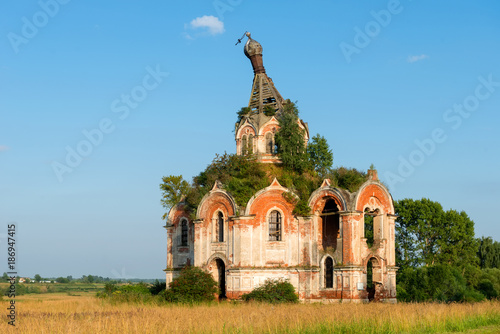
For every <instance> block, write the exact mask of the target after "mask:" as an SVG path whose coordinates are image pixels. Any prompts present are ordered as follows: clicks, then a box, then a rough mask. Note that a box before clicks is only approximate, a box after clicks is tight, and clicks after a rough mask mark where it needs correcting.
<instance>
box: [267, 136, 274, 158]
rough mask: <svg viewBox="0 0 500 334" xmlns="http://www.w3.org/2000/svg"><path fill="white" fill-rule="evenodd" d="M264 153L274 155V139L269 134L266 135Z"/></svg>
mask: <svg viewBox="0 0 500 334" xmlns="http://www.w3.org/2000/svg"><path fill="white" fill-rule="evenodd" d="M266 153H267V154H272V153H274V137H273V134H272V133H271V132H268V133H266Z"/></svg>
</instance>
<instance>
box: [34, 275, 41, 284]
mask: <svg viewBox="0 0 500 334" xmlns="http://www.w3.org/2000/svg"><path fill="white" fill-rule="evenodd" d="M34 278H35V282H37V283H40V281H41V280H42V276H40V275H38V274H36V275H35V277H34Z"/></svg>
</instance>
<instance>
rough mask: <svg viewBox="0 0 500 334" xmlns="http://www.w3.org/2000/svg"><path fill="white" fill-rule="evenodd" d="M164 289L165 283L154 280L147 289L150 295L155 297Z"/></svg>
mask: <svg viewBox="0 0 500 334" xmlns="http://www.w3.org/2000/svg"><path fill="white" fill-rule="evenodd" d="M166 288H167V283H166V282H160V281H158V280H156V281H155V282H154V284H153V285H151V286H150V287H149V292H151V294H152V295H155V296H156V295H158V294H159V293H160V292H162V291H163V290H165V289H166Z"/></svg>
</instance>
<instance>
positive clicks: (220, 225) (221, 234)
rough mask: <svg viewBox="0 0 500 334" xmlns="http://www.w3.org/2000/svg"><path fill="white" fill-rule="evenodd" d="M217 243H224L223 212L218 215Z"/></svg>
mask: <svg viewBox="0 0 500 334" xmlns="http://www.w3.org/2000/svg"><path fill="white" fill-rule="evenodd" d="M217 241H218V242H223V241H224V216H223V215H222V212H219V214H218V215H217Z"/></svg>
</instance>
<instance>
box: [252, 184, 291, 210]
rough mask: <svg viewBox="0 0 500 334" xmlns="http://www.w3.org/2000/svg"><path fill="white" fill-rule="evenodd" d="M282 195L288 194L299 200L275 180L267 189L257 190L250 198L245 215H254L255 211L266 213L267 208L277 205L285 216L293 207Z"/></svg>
mask: <svg viewBox="0 0 500 334" xmlns="http://www.w3.org/2000/svg"><path fill="white" fill-rule="evenodd" d="M283 193H289V194H291V195H292V196H293V197H295V198H296V199H297V200H298V199H299V197H298V196H297V195H296V194H294V193H292V192H291V191H289V190H288V189H287V188H285V187H282V186H281V185H280V184H279V183H278V182H277V181H276V180H275V181H273V183H272V184H271V185H270V186H269V187H266V188H264V189H261V190H259V191H258V192H257V193H256V194H255V195H253V196H252V198H250V200H249V201H248V203H247V206H246V208H245V215H246V216H248V215H251V214H255V213H256V211H257V210H258V211H262V212H267V211H268V209H269V208H271V207H272V206H275V205H279V206H280V207H281V209H282V210H283V213H285V214H287V213H288V212H292V211H293V207H294V206H293V204H290V203H289V202H287V201H286V200H285V198H284V197H283Z"/></svg>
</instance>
